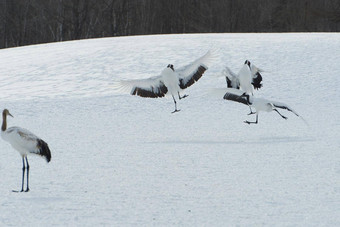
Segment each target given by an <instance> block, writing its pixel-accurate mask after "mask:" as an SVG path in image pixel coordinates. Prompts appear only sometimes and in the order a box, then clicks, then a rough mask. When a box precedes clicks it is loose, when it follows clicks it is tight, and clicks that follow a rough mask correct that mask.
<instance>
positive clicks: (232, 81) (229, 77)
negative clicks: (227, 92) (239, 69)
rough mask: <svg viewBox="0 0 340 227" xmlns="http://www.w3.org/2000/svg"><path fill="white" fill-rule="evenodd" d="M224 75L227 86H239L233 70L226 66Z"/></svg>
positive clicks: (237, 87)
mask: <svg viewBox="0 0 340 227" xmlns="http://www.w3.org/2000/svg"><path fill="white" fill-rule="evenodd" d="M223 74H224V76H225V77H226V81H227V85H228V87H229V88H236V89H239V88H240V80H239V78H238V76H237V74H235V73H234V72H233V71H231V70H230V69H229V68H228V67H226V68H225V70H224V71H223Z"/></svg>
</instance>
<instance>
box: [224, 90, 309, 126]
mask: <svg viewBox="0 0 340 227" xmlns="http://www.w3.org/2000/svg"><path fill="white" fill-rule="evenodd" d="M221 90H222V89H221ZM222 92H223V90H222ZM222 97H223V99H226V100H230V101H234V102H239V103H243V104H245V105H250V106H251V107H253V108H255V110H256V112H255V113H254V114H256V121H254V122H253V121H244V123H247V124H257V123H258V116H259V112H261V111H265V112H271V111H275V112H277V113H278V114H279V115H280V116H281V117H282V118H283V119H287V117H286V116H283V115H282V114H281V113H280V112H279V111H278V110H277V108H280V109H285V110H288V111H290V112H292V113H294V114H295V115H296V116H298V117H300V116H299V114H298V113H297V112H295V111H294V110H293V109H292V108H290V107H289V106H288V105H287V104H284V103H282V102H275V101H271V100H267V99H264V98H256V97H254V96H250V97H249V100H248V98H247V97H245V96H242V91H240V90H237V89H234V88H227V89H224V95H223V96H222ZM300 118H301V119H302V120H304V119H303V118H302V117H300Z"/></svg>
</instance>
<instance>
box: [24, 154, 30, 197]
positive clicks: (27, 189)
mask: <svg viewBox="0 0 340 227" xmlns="http://www.w3.org/2000/svg"><path fill="white" fill-rule="evenodd" d="M25 159H26V169H27V176H26V178H27V185H26V191H25V192H28V191H29V190H30V189H29V186H28V178H29V172H30V165H29V164H28V160H27V157H25Z"/></svg>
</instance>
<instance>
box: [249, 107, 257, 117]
mask: <svg viewBox="0 0 340 227" xmlns="http://www.w3.org/2000/svg"><path fill="white" fill-rule="evenodd" d="M248 106H249V109H250V113H249V114H248V115H252V114H256V112H253V110H252V109H251V106H250V105H248Z"/></svg>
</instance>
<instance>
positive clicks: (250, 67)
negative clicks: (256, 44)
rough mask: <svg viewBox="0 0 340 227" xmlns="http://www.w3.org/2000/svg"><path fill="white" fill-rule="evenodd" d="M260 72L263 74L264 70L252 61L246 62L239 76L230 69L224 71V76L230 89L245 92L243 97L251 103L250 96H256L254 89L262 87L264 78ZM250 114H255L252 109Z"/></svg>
mask: <svg viewBox="0 0 340 227" xmlns="http://www.w3.org/2000/svg"><path fill="white" fill-rule="evenodd" d="M260 72H263V70H261V69H259V68H257V67H256V66H255V65H254V64H252V63H251V62H250V61H248V60H246V61H245V62H244V65H243V67H242V68H241V70H240V71H239V72H238V74H235V73H233V72H232V71H231V70H230V69H229V68H228V67H226V68H225V70H224V71H223V75H224V76H225V77H226V81H227V86H228V88H235V89H241V90H243V91H244V93H243V94H242V96H245V97H247V100H248V102H249V96H250V95H254V89H259V88H261V87H262V84H261V82H262V76H261V74H260ZM249 107H250V106H249ZM250 114H253V111H252V110H251V108H250Z"/></svg>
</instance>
